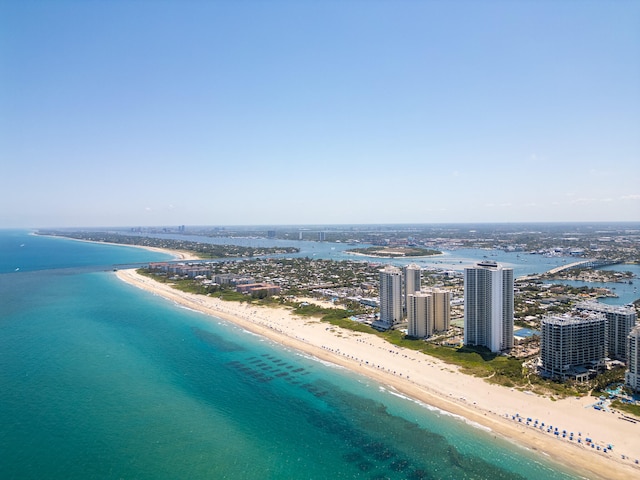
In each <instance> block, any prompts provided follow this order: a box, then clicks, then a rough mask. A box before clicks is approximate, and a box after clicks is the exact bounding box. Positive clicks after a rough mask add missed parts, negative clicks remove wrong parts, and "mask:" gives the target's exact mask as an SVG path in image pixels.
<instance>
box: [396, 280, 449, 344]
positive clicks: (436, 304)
mask: <svg viewBox="0 0 640 480" xmlns="http://www.w3.org/2000/svg"><path fill="white" fill-rule="evenodd" d="M449 296H450V294H449V292H448V291H447V290H441V289H436V288H432V289H426V290H422V291H420V292H415V293H411V294H409V295H408V297H407V334H408V335H409V336H411V337H416V338H425V337H430V336H431V335H433V334H434V332H444V331H446V330H447V329H448V328H449V320H450V317H451V313H450V312H451V306H450V301H449Z"/></svg>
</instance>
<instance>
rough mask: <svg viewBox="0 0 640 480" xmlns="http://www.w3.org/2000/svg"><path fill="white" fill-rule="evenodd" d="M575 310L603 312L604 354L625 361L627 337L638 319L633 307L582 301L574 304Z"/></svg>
mask: <svg viewBox="0 0 640 480" xmlns="http://www.w3.org/2000/svg"><path fill="white" fill-rule="evenodd" d="M576 310H577V311H579V312H597V313H602V314H604V316H605V318H606V325H605V335H606V344H605V347H606V355H607V357H609V358H612V359H615V360H620V361H623V362H626V361H627V337H628V336H629V332H631V329H632V328H633V327H635V325H636V322H637V321H638V314H637V313H636V310H635V308H633V307H624V306H617V305H607V304H604V303H599V302H582V303H579V304H578V305H576Z"/></svg>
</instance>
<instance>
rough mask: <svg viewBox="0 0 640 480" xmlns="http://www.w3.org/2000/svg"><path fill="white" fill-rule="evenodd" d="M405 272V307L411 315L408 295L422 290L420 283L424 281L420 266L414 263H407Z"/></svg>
mask: <svg viewBox="0 0 640 480" xmlns="http://www.w3.org/2000/svg"><path fill="white" fill-rule="evenodd" d="M403 273H404V308H405V312H406V313H407V316H408V315H409V303H408V297H409V295H411V294H412V293H416V292H419V291H420V284H421V282H422V276H421V273H422V272H421V270H420V266H419V265H416V264H415V263H412V264H411V265H407V266H406V267H404V269H403Z"/></svg>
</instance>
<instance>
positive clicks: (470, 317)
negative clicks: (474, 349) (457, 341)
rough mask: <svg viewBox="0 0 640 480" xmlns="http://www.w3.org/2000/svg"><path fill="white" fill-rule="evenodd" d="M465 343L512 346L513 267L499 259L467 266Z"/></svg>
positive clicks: (496, 347) (499, 347) (494, 348)
mask: <svg viewBox="0 0 640 480" xmlns="http://www.w3.org/2000/svg"><path fill="white" fill-rule="evenodd" d="M464 344H465V345H474V346H484V347H487V348H489V349H490V350H491V351H492V352H500V351H504V350H511V348H513V269H511V268H503V267H502V266H500V265H498V264H497V263H496V262H480V263H478V264H477V265H476V266H475V267H471V268H465V270H464Z"/></svg>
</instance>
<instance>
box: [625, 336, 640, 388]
mask: <svg viewBox="0 0 640 480" xmlns="http://www.w3.org/2000/svg"><path fill="white" fill-rule="evenodd" d="M624 380H625V383H626V385H627V386H628V387H629V388H631V389H632V390H633V391H634V392H640V325H639V326H637V327H634V328H632V329H631V332H630V333H629V335H628V336H627V372H626V373H625V376H624Z"/></svg>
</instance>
